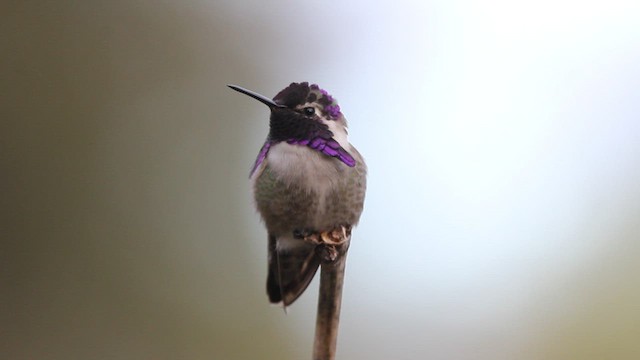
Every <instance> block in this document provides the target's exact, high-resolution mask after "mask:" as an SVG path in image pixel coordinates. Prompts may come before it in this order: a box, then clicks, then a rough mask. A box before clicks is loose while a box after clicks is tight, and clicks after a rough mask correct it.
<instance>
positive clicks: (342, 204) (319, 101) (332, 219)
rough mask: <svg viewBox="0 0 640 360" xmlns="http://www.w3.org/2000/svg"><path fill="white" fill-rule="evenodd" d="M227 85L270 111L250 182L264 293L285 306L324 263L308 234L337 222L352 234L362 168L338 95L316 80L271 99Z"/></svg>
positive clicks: (359, 210) (335, 225)
mask: <svg viewBox="0 0 640 360" xmlns="http://www.w3.org/2000/svg"><path fill="white" fill-rule="evenodd" d="M228 86H229V87H230V88H232V89H233V90H236V91H238V92H240V93H243V94H245V95H248V96H250V97H252V98H254V99H256V100H258V101H260V102H261V103H263V104H265V105H267V107H269V109H270V111H271V116H270V120H269V134H268V136H267V139H266V141H265V142H264V145H262V148H261V149H260V151H259V152H258V156H257V158H256V160H255V163H254V165H253V168H252V170H251V174H250V180H251V183H252V188H253V195H254V200H255V205H256V208H257V210H258V212H259V213H260V216H261V218H262V220H263V221H264V224H265V226H266V228H267V233H268V275H267V295H268V297H269V301H270V302H271V303H274V304H282V305H283V306H284V307H285V308H286V307H287V306H289V305H291V304H292V303H293V302H294V301H295V300H296V299H298V297H299V296H300V295H301V294H302V293H303V292H304V290H305V289H306V288H307V286H308V285H309V283H310V282H311V280H312V279H313V277H314V275H315V273H316V272H317V270H318V267H319V266H320V264H321V263H322V261H323V259H322V256H321V255H320V253H319V252H318V251H316V250H317V246H318V244H317V243H314V242H310V241H307V240H306V239H307V237H308V236H309V235H312V234H321V233H323V234H324V233H328V232H331V231H335V229H338V228H342V229H343V231H345V230H344V229H347V231H348V232H349V234H348V236H349V237H350V231H351V228H352V227H353V226H355V225H356V224H357V223H358V221H359V219H360V215H361V213H362V210H363V206H364V198H365V190H366V173H367V166H366V164H365V162H364V160H363V158H362V156H361V155H360V153H359V152H358V150H356V148H355V147H354V146H353V145H351V144H350V143H349V141H348V139H347V121H346V119H345V117H344V115H343V114H342V111H341V109H340V106H339V105H338V103H337V101H336V99H335V98H333V97H332V96H331V95H330V94H329V93H328V92H327V91H325V90H323V89H321V88H320V87H319V86H318V85H316V84H312V85H309V83H308V82H301V83H295V82H294V83H291V84H290V85H289V86H287V87H286V88H285V89H283V90H282V91H280V92H279V93H278V94H277V95H276V96H275V97H274V98H273V99H269V98H267V97H266V96H263V95H260V94H258V93H255V92H253V91H250V90H247V89H244V88H241V87H239V86H236V85H228ZM345 235H346V234H345Z"/></svg>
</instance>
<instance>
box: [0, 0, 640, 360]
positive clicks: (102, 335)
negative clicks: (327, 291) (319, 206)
mask: <svg viewBox="0 0 640 360" xmlns="http://www.w3.org/2000/svg"><path fill="white" fill-rule="evenodd" d="M0 14H1V15H0V30H1V31H0V34H2V35H0V52H1V53H2V54H3V55H2V56H0V69H1V70H2V72H1V74H2V81H1V82H0V98H1V99H2V106H0V140H1V142H0V165H1V174H2V175H1V176H0V189H2V193H3V194H4V195H3V196H2V197H1V199H2V202H1V203H2V205H3V207H2V210H3V214H2V216H1V217H0V218H1V219H2V220H0V225H1V226H2V227H1V228H0V237H1V238H2V244H1V245H2V251H0V264H2V265H1V266H0V269H2V271H1V272H0V281H1V283H0V284H1V286H2V290H1V291H0V305H1V306H0V324H2V325H0V338H1V339H2V341H0V358H2V359H12V360H13V359H229V360H235V359H305V358H310V352H311V344H312V340H313V339H312V338H313V331H314V321H315V306H316V301H317V281H316V282H314V283H313V284H312V285H311V286H310V288H309V290H308V291H307V292H306V293H305V294H304V296H303V297H302V298H301V299H300V300H299V301H298V302H296V303H295V304H294V305H293V306H292V307H291V308H289V310H288V314H286V315H285V314H284V313H283V311H282V310H281V309H279V308H277V307H273V306H270V305H269V304H268V301H267V297H266V293H265V280H266V231H265V230H264V228H263V226H262V224H261V223H260V219H259V217H258V215H257V214H256V212H255V211H254V210H253V206H252V200H251V193H250V187H249V181H248V174H249V169H250V167H251V165H252V164H253V161H254V158H255V155H256V153H257V151H258V149H259V148H260V146H261V144H262V141H263V140H264V138H265V136H266V134H267V131H268V121H267V119H268V112H267V110H266V108H264V106H262V105H260V104H259V103H257V102H252V101H249V100H248V99H247V98H246V97H243V96H241V95H240V94H238V93H235V92H233V91H231V90H229V89H228V88H226V86H225V85H226V84H227V83H233V84H237V85H240V86H243V87H247V88H250V89H252V90H255V91H257V92H260V93H263V94H265V95H268V96H273V95H275V94H276V93H277V92H278V91H279V90H281V89H282V88H284V87H285V86H287V85H288V84H289V83H290V82H292V81H310V82H315V83H318V84H319V85H320V86H321V87H323V88H325V89H327V90H329V91H330V92H331V93H332V95H333V96H334V97H336V98H337V99H338V101H339V102H340V105H341V107H342V110H343V112H344V114H345V115H346V117H347V119H348V121H349V125H350V140H351V142H352V143H353V144H354V145H355V146H357V147H358V149H359V150H360V152H361V153H362V154H363V155H364V156H365V158H366V160H367V163H368V165H369V169H370V172H369V189H368V195H367V201H366V204H365V211H364V214H363V216H362V219H361V224H360V226H359V227H358V228H357V229H356V230H355V231H354V236H353V241H352V246H351V251H350V252H349V260H348V266H347V279H346V288H345V292H344V299H343V316H342V323H341V325H342V326H341V329H340V336H339V343H338V359H368V360H375V359H407V360H409V359H463V360H464V359H474V360H475V359H486V360H497V359H504V360H513V359H519V360H520V359H525V360H526V359H557V360H565V359H638V358H640V343H639V342H638V339H639V338H640V275H639V274H640V265H638V260H637V259H638V258H639V257H640V122H639V120H640V118H639V115H638V114H639V113H640V25H639V24H640V3H639V2H637V1H621V0H612V1H606V2H597V1H562V0H559V1H558V0H556V1H536V2H534V3H523V2H514V1H482V2H480V1H457V0H454V1H452V0H448V1H415V2H410V1H394V2H392V3H384V2H381V3H372V2H370V1H368V2H364V1H352V2H332V1H307V2H304V3H303V2H296V1H281V2H275V1H242V2H240V1H236V2H231V1H229V2H221V1H174V2H172V1H155V2H154V1H136V0H133V1H103V2H100V1H82V2H71V1H58V2H9V3H8V4H3V5H0Z"/></svg>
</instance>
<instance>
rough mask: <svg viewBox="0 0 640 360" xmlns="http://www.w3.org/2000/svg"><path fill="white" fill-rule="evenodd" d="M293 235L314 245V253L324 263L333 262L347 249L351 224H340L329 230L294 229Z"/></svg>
mask: <svg viewBox="0 0 640 360" xmlns="http://www.w3.org/2000/svg"><path fill="white" fill-rule="evenodd" d="M294 237H296V238H300V239H302V240H304V241H306V242H309V243H311V244H314V245H316V254H318V256H320V259H321V260H322V262H324V263H333V262H335V261H336V260H337V259H338V257H339V256H340V255H343V254H345V253H346V252H347V250H348V249H349V242H350V239H351V226H350V225H341V226H338V227H336V228H334V229H331V230H329V231H321V232H317V231H309V230H302V231H295V232H294Z"/></svg>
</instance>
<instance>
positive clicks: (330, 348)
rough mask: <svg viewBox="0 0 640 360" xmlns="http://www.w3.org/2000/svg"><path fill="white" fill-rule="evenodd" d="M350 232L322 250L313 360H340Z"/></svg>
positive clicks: (320, 252) (344, 233)
mask: <svg viewBox="0 0 640 360" xmlns="http://www.w3.org/2000/svg"><path fill="white" fill-rule="evenodd" d="M350 232H351V231H350V229H349V234H347V233H346V231H345V229H344V228H343V229H342V231H340V233H341V234H340V235H341V239H340V240H341V241H339V242H338V243H332V244H327V243H326V242H325V244H322V245H319V246H318V252H319V255H320V257H321V259H322V265H321V272H320V294H319V296H318V314H317V317H316V334H315V341H314V344H313V360H334V359H335V356H336V343H337V340H338V327H339V324H340V305H341V303H342V285H343V283H344V270H345V265H346V261H347V250H348V249H349V243H350V241H351V234H350ZM334 234H335V233H334Z"/></svg>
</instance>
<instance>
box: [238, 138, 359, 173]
mask: <svg viewBox="0 0 640 360" xmlns="http://www.w3.org/2000/svg"><path fill="white" fill-rule="evenodd" d="M287 143H288V144H291V145H301V146H308V147H310V148H312V149H313V150H316V151H319V152H321V153H323V154H325V155H327V156H331V157H334V158H338V159H340V161H342V162H343V163H344V164H345V165H347V166H348V167H354V166H356V160H355V159H354V158H353V156H351V154H349V153H348V152H347V150H345V149H344V148H343V147H342V146H340V144H339V143H338V142H337V141H335V140H334V139H333V138H329V139H326V138H323V137H319V136H318V137H315V138H313V139H311V140H309V139H302V140H297V139H290V140H287ZM274 144H275V142H273V141H270V140H267V141H266V142H265V143H264V145H262V148H261V149H260V152H259V153H258V157H257V158H256V162H255V164H254V165H253V169H251V176H253V173H254V172H255V171H256V170H257V169H258V168H259V167H260V164H262V162H263V161H264V159H266V158H267V154H268V153H269V149H270V148H271V145H274Z"/></svg>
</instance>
